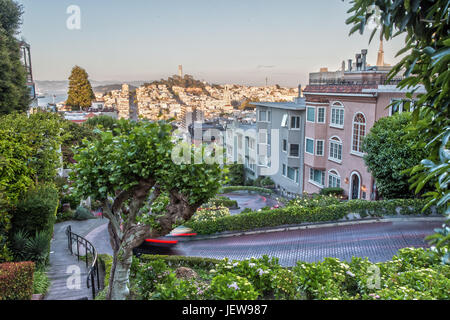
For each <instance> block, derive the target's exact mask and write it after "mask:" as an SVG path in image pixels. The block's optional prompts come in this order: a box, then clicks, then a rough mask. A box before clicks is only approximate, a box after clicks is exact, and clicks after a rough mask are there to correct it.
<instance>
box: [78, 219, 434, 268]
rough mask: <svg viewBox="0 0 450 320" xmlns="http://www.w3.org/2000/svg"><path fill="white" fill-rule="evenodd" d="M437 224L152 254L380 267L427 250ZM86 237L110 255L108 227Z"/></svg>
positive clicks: (312, 232)
mask: <svg viewBox="0 0 450 320" xmlns="http://www.w3.org/2000/svg"><path fill="white" fill-rule="evenodd" d="M441 225H442V222H432V221H406V222H405V221H398V222H374V223H366V224H359V225H347V226H337V227H321V228H314V229H306V230H296V231H283V232H272V233H265V234H256V235H245V236H236V237H230V238H220V239H210V240H195V241H187V242H181V243H179V244H178V245H177V246H176V247H175V248H173V249H170V250H169V251H161V250H159V249H158V250H153V251H152V252H153V253H159V254H171V255H183V256H197V257H209V258H218V259H223V258H226V257H227V258H230V259H237V260H240V259H245V258H251V257H255V258H258V257H262V256H263V255H268V256H271V257H278V258H279V259H280V263H281V264H282V265H284V266H294V265H295V264H296V262H297V261H300V260H302V261H306V262H314V261H320V260H322V259H324V258H326V257H336V258H339V259H341V260H350V259H351V258H352V257H353V256H357V257H368V258H369V260H371V261H372V262H381V261H387V260H390V259H391V258H392V256H394V255H395V254H396V253H397V251H398V250H399V249H401V248H406V247H427V244H426V243H425V241H424V238H425V237H426V236H427V235H430V234H433V233H434V229H435V228H438V227H440V226H441ZM87 238H88V239H89V240H90V241H92V242H93V243H94V246H96V247H97V248H99V251H100V252H104V253H110V252H108V251H110V250H111V249H110V246H109V241H108V240H107V239H108V234H107V230H106V225H105V226H103V227H101V228H98V229H97V230H95V232H93V233H91V234H90V235H89V236H88V237H87ZM108 249H109V250H108Z"/></svg>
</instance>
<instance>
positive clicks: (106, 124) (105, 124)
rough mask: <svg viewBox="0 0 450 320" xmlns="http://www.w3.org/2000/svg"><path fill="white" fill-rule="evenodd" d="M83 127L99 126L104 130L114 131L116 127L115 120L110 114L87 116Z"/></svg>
mask: <svg viewBox="0 0 450 320" xmlns="http://www.w3.org/2000/svg"><path fill="white" fill-rule="evenodd" d="M83 126H84V127H87V128H93V129H95V128H99V129H102V130H105V131H114V129H115V128H117V120H116V119H114V118H113V117H110V116H96V117H93V118H89V119H88V120H87V121H86V122H85V123H83Z"/></svg>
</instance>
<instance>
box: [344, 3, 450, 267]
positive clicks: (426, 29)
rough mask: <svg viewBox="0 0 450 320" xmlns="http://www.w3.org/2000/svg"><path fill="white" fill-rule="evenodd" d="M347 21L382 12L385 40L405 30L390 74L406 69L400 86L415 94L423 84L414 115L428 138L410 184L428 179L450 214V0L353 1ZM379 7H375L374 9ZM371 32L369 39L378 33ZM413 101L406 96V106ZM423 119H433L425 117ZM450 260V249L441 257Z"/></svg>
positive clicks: (356, 23)
mask: <svg viewBox="0 0 450 320" xmlns="http://www.w3.org/2000/svg"><path fill="white" fill-rule="evenodd" d="M350 2H351V5H352V7H351V9H350V10H349V13H350V14H351V16H350V18H348V20H347V24H352V25H353V27H352V29H351V31H350V33H351V34H352V33H354V32H357V31H359V32H360V33H361V34H362V33H363V32H364V30H365V27H366V26H367V25H368V24H369V23H370V21H371V19H372V18H373V17H374V15H376V14H377V12H379V17H378V20H379V21H380V28H379V29H380V36H381V37H384V38H385V39H386V40H389V39H392V38H394V37H396V36H400V35H405V36H406V37H405V46H404V47H403V48H402V49H401V50H400V51H399V52H398V54H397V56H399V55H402V54H404V57H403V58H402V60H401V61H400V62H399V63H398V64H397V65H396V66H395V67H394V68H393V69H392V71H391V73H390V77H391V78H393V77H395V76H396V75H397V74H400V73H403V75H404V80H403V81H401V82H400V84H399V85H398V87H399V88H402V89H407V90H408V91H409V92H408V93H407V98H408V99H412V97H413V94H414V92H416V91H417V88H418V86H419V85H422V86H423V87H424V88H425V90H426V93H423V94H422V93H420V94H418V96H417V102H416V103H415V109H414V112H413V120H414V124H415V127H416V128H417V129H418V131H419V134H420V136H421V138H422V140H423V141H424V142H426V152H427V154H428V156H427V158H426V159H424V160H422V162H421V164H419V165H417V166H416V167H414V169H413V170H412V174H413V177H412V178H411V181H410V182H411V183H412V187H413V188H415V191H416V192H420V191H421V190H422V189H423V188H424V187H425V186H426V185H427V184H428V183H430V182H432V183H433V190H432V191H430V192H428V193H427V194H426V196H427V197H428V199H429V200H430V201H429V204H428V206H431V205H433V204H435V205H437V206H443V207H445V208H446V213H447V215H448V216H449V217H450V207H449V200H450V192H449V190H448V184H449V181H450V174H449V172H450V150H449V149H450V148H449V138H450V117H449V114H450V113H449V103H450V96H449V94H450V69H449V63H450V28H449V21H450V10H449V6H450V2H449V1H448V0H352V1H350ZM375 9H377V10H375ZM376 33H377V29H374V30H373V31H372V34H371V37H370V40H372V38H373V37H374V36H375V35H376ZM409 104H410V102H408V101H406V106H407V107H408V106H409ZM420 119H429V120H428V121H426V122H421V121H419V120H420ZM437 245H438V246H444V245H446V246H449V245H450V236H449V234H448V233H447V234H445V233H444V232H442V234H441V238H440V240H439V243H438V244H437ZM443 260H444V262H446V263H450V252H447V254H446V255H445V256H444V258H443Z"/></svg>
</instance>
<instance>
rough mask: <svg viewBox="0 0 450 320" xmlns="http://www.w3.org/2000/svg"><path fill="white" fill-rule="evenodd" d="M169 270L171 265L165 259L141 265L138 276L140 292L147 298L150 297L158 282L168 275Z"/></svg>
mask: <svg viewBox="0 0 450 320" xmlns="http://www.w3.org/2000/svg"><path fill="white" fill-rule="evenodd" d="M168 270H169V267H168V266H167V264H166V263H165V262H164V261H163V260H154V261H150V262H149V263H146V264H144V265H140V266H139V269H138V272H137V277H136V278H137V279H136V281H137V284H138V285H137V288H138V294H139V295H140V296H141V297H142V298H144V299H146V300H147V299H149V298H150V297H151V293H152V292H153V291H154V290H155V288H156V285H157V284H158V282H159V281H162V280H163V278H165V277H167V276H168V274H169V272H168Z"/></svg>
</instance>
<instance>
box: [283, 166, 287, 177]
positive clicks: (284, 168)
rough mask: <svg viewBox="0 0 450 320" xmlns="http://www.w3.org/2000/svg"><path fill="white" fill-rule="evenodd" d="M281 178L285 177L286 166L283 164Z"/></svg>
mask: <svg viewBox="0 0 450 320" xmlns="http://www.w3.org/2000/svg"><path fill="white" fill-rule="evenodd" d="M283 176H285V177H286V165H285V164H283Z"/></svg>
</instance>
